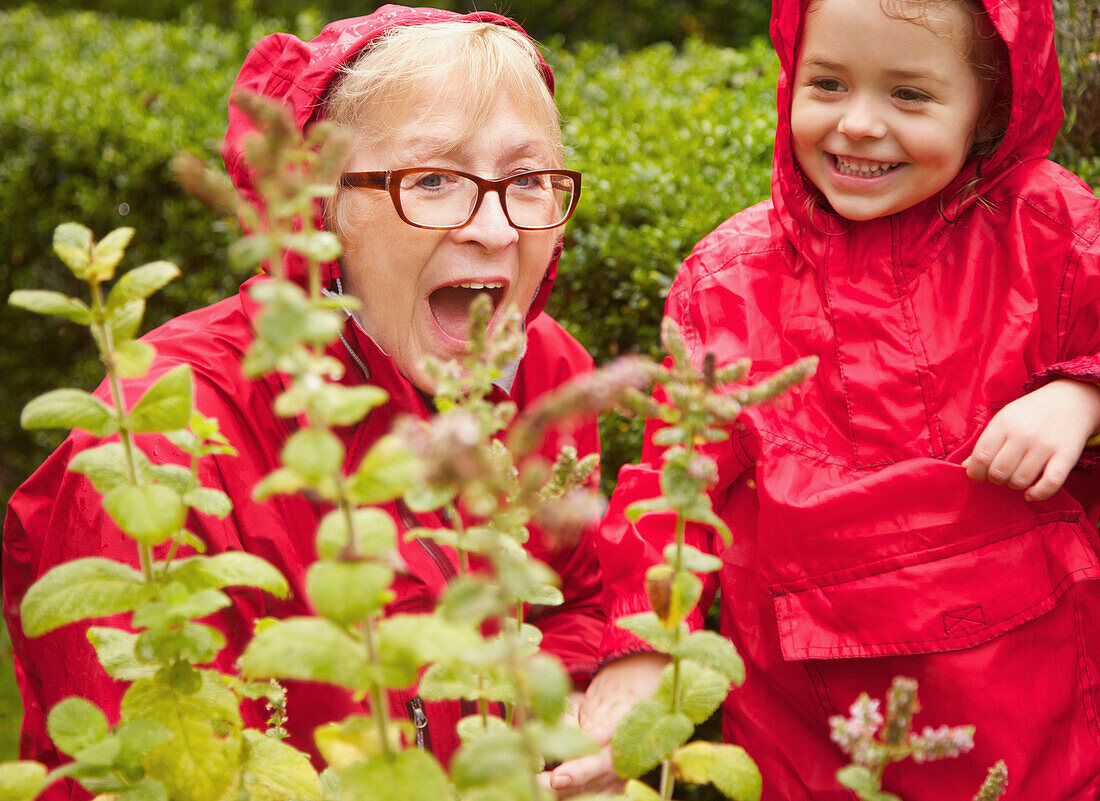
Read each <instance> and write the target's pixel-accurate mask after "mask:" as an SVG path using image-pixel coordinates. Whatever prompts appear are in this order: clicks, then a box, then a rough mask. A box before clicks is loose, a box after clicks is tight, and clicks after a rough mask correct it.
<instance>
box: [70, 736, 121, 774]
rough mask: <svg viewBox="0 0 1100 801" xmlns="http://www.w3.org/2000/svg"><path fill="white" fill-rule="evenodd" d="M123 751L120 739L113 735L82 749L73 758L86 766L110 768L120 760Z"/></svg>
mask: <svg viewBox="0 0 1100 801" xmlns="http://www.w3.org/2000/svg"><path fill="white" fill-rule="evenodd" d="M121 751H122V743H121V742H120V741H119V739H118V737H115V736H114V735H113V734H112V735H110V736H108V737H104V738H103V739H102V740H99V741H97V742H94V743H91V744H90V745H86V746H85V747H84V748H81V749H80V750H79V751H77V752H76V753H75V754H73V758H74V759H75V760H76V761H77V762H82V763H84V764H86V765H94V766H96V767H100V768H109V767H111V766H112V765H114V764H115V762H116V761H117V760H118V755H119V753H120V752H121Z"/></svg>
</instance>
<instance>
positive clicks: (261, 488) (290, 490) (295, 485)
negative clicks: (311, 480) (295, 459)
mask: <svg viewBox="0 0 1100 801" xmlns="http://www.w3.org/2000/svg"><path fill="white" fill-rule="evenodd" d="M305 486H306V482H305V481H303V480H302V477H301V476H299V475H298V474H297V473H295V472H294V471H293V470H290V469H288V468H286V467H280V468H279V469H278V470H273V471H272V472H270V473H268V474H267V475H266V476H264V477H263V478H262V479H260V481H259V482H257V484H256V486H255V487H253V488H252V498H253V500H255V501H257V502H260V501H265V500H267V499H268V498H270V497H271V496H272V495H293V494H294V493H296V492H300V491H301V490H303V489H305Z"/></svg>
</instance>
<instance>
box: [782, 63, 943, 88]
mask: <svg viewBox="0 0 1100 801" xmlns="http://www.w3.org/2000/svg"><path fill="white" fill-rule="evenodd" d="M802 66H805V67H810V68H812V69H818V70H824V71H825V72H844V71H845V70H846V69H847V68H846V67H845V66H844V65H843V64H840V63H838V62H836V61H830V60H829V59H827V58H818V57H814V56H811V57H810V58H806V59H803V60H802ZM886 74H887V75H889V76H890V77H892V78H896V79H898V80H901V81H932V82H934V83H939V84H946V83H947V82H948V81H947V79H946V78H944V77H943V76H942V75H940V74H939V73H938V72H929V71H927V70H906V69H896V70H887V71H886Z"/></svg>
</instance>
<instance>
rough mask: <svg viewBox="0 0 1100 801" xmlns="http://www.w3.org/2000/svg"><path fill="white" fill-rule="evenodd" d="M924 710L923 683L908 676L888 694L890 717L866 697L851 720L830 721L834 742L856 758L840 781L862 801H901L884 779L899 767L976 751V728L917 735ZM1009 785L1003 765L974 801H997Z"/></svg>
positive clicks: (994, 769)
mask: <svg viewBox="0 0 1100 801" xmlns="http://www.w3.org/2000/svg"><path fill="white" fill-rule="evenodd" d="M919 711H920V701H919V700H918V698H917V682H916V680H915V679H911V678H907V677H905V676H897V677H895V678H894V681H893V683H892V684H891V686H890V690H889V691H888V692H887V695H886V714H885V715H883V713H882V711H881V703H880V701H879V700H878V699H872V698H871V697H870V696H869V695H867V693H860V695H859V697H858V698H857V699H856V700H855V701H854V702H853V703H852V706H851V707H850V709H849V710H848V717H845V716H843V715H834V716H833V717H831V718H829V726H830V727H831V729H832V733H831V737H832V740H833V742H835V743H836V744H837V745H838V746H840V748H841V750H842V751H844V753H846V754H849V755H850V756H851V758H852V762H851V764H850V765H847V766H845V767H843V768H841V769H840V770H839V771H837V780H838V781H839V782H840V783H841V784H842V785H844V786H845V787H847V788H848V789H850V790H852V791H853V792H854V793H855V794H856V795H858V796H859V797H860V799H862V801H901V799H900V798H899V797H898V796H896V795H894V794H893V793H888V792H885V791H884V790H883V789H882V774H883V771H884V770H885V769H886V767H887V766H888V765H889V764H891V763H893V762H900V761H901V760H903V759H912V760H913V761H914V762H918V763H921V762H931V761H933V760H937V759H947V758H952V757H957V756H960V755H961V754H965V753H967V752H968V751H970V750H971V749H972V748H973V747H974V727H973V726H939V727H937V728H932V727H931V726H925V727H924V728H923V729H922V730H921V731H920V733H917V732H914V731H913V717H914V716H915V715H916V714H917V712H919ZM1007 782H1008V769H1007V768H1006V766H1005V763H1004V762H998V763H997V764H995V765H994V766H993V767H992V768H990V770H989V774H988V776H987V777H986V780H985V782H984V783H983V784H982V786H981V788H980V789H979V791H978V794H977V795H975V796H974V798H973V800H972V801H996V799H998V798H1000V797H1001V796H1002V795H1003V794H1004V792H1005V788H1006V785H1007Z"/></svg>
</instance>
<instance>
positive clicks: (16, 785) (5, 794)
mask: <svg viewBox="0 0 1100 801" xmlns="http://www.w3.org/2000/svg"><path fill="white" fill-rule="evenodd" d="M45 785H46V766H45V765H43V764H41V763H39V762H31V761H29V760H24V761H21V762H0V801H31V799H33V798H37V797H38V794H39V793H41V792H42V788H43V787H45Z"/></svg>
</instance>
